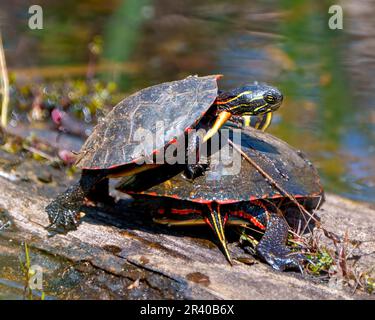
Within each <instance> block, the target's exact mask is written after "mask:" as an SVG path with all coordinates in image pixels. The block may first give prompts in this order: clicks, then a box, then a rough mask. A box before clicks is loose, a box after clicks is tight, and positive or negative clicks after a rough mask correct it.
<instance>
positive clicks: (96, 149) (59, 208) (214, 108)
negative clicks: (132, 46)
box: [46, 75, 283, 231]
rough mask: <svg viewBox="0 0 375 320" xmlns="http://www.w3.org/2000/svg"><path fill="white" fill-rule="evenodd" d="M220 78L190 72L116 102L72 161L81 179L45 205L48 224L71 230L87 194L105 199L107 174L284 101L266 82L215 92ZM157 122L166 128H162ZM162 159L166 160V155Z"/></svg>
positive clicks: (196, 170)
mask: <svg viewBox="0 0 375 320" xmlns="http://www.w3.org/2000/svg"><path fill="white" fill-rule="evenodd" d="M219 77H220V76H217V75H212V76H205V77H198V76H189V77H187V78H185V79H183V80H180V81H173V82H167V83H162V84H159V85H156V86H152V87H149V88H146V89H143V90H141V91H138V92H136V93H134V94H133V95H131V96H129V97H127V98H126V99H124V100H123V101H121V102H120V103H119V104H117V105H116V106H115V107H114V108H113V109H112V110H111V111H110V112H109V113H108V114H107V116H106V117H105V118H104V119H103V120H102V121H99V123H98V125H97V126H96V127H95V129H94V130H93V132H92V134H91V135H90V136H89V137H88V138H87V140H86V142H85V144H84V145H83V146H82V148H81V150H80V153H79V155H78V158H77V162H76V165H77V166H78V167H79V168H82V175H81V178H80V180H79V181H78V182H77V183H75V184H74V185H72V186H71V187H69V188H68V189H67V190H66V191H65V192H64V193H62V194H60V195H58V196H57V198H56V199H55V200H54V201H52V202H51V203H50V204H49V205H48V206H47V207H46V212H47V213H48V217H49V220H50V225H49V227H48V228H50V229H53V230H56V231H57V230H61V229H62V230H63V231H68V230H71V229H75V228H76V224H77V214H78V212H79V209H80V207H81V205H82V204H83V201H84V198H85V197H89V198H92V199H93V200H100V199H101V200H108V199H109V196H108V178H111V177H118V176H127V175H132V174H134V173H136V172H140V171H144V170H147V169H150V168H155V167H157V166H158V164H156V163H155V162H156V161H155V158H156V157H157V155H159V154H163V155H165V154H166V153H167V152H166V150H167V147H169V146H171V145H177V144H178V145H181V143H182V142H183V143H184V145H186V144H185V143H186V141H185V140H186V139H187V137H188V136H189V138H188V146H187V152H186V154H191V153H192V152H193V151H194V152H195V151H196V149H199V146H200V145H201V143H200V142H201V141H206V140H208V139H209V138H210V137H212V136H213V135H214V133H215V132H216V131H217V130H218V129H219V128H220V127H221V126H222V125H223V124H224V122H225V121H226V120H228V119H229V118H230V117H231V115H234V116H241V115H266V116H267V117H268V115H269V114H272V112H273V111H275V110H277V109H278V108H279V106H280V104H281V102H282V99H283V96H282V94H281V93H280V92H279V91H278V90H277V89H275V88H273V87H271V86H268V85H265V84H257V83H256V84H253V85H246V86H243V87H240V88H236V89H234V90H231V91H228V92H222V93H220V94H219V93H218V87H217V79H218V78H219ZM160 127H161V128H165V130H163V131H162V133H160V131H159V129H160ZM200 128H207V129H209V130H208V132H206V134H205V135H202V130H200V131H197V130H192V129H200ZM191 131H193V133H191ZM145 132H146V133H147V134H145ZM197 132H200V134H198V133H197ZM201 135H202V136H201ZM149 137H151V138H150V139H148V138H149ZM198 138H200V139H198ZM142 139H143V141H142ZM141 142H142V143H141ZM184 150H185V149H184ZM198 152H199V150H198ZM165 162H167V163H169V162H168V159H167V158H166V159H165V160H164V163H165ZM203 171H204V165H201V164H198V163H195V164H188V165H187V166H186V172H185V174H186V176H187V177H188V178H191V179H194V178H195V177H196V176H198V175H199V174H202V172H203Z"/></svg>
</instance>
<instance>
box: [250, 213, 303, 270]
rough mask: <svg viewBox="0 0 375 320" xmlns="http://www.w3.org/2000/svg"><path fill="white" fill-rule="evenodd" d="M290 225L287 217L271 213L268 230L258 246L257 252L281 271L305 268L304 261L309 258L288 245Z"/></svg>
mask: <svg viewBox="0 0 375 320" xmlns="http://www.w3.org/2000/svg"><path fill="white" fill-rule="evenodd" d="M288 230H289V226H288V224H287V223H286V221H285V219H284V218H283V217H281V216H279V215H278V214H275V213H271V214H270V217H269V218H268V221H267V228H266V232H265V233H264V235H263V237H262V239H261V240H260V242H259V244H258V246H257V247H256V252H257V254H258V255H259V256H260V257H261V258H262V259H264V260H265V261H266V262H268V263H269V264H270V265H271V267H272V268H274V269H276V270H280V271H284V270H285V269H299V270H300V271H301V272H302V270H303V262H304V261H306V260H307V258H306V257H305V256H304V255H303V254H301V253H297V252H293V251H291V250H290V249H289V248H288V247H287V246H286V243H287V238H288Z"/></svg>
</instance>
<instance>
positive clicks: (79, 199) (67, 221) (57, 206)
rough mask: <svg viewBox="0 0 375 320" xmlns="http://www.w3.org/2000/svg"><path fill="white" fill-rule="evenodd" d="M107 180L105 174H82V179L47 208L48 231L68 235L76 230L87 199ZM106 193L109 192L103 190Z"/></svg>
mask: <svg viewBox="0 0 375 320" xmlns="http://www.w3.org/2000/svg"><path fill="white" fill-rule="evenodd" d="M103 179H106V178H105V175H104V174H97V173H96V174H95V175H94V174H91V173H87V172H85V171H83V172H82V176H81V179H80V180H79V181H78V182H76V183H75V184H74V185H72V186H71V187H69V188H68V189H67V190H66V191H65V192H63V193H61V194H59V195H58V196H57V197H56V199H55V200H53V201H52V202H51V203H50V204H49V205H47V207H46V208H45V210H46V212H47V214H48V219H49V222H50V224H49V225H48V226H47V229H49V230H51V231H55V232H59V233H66V232H68V231H71V230H76V229H77V225H78V221H79V212H80V209H81V206H82V205H83V202H84V199H85V197H88V196H90V195H91V192H92V191H93V190H95V193H97V192H98V191H97V190H96V188H94V187H95V186H96V185H97V184H98V183H100V182H101V181H102V180H103ZM103 191H104V193H105V192H108V190H103Z"/></svg>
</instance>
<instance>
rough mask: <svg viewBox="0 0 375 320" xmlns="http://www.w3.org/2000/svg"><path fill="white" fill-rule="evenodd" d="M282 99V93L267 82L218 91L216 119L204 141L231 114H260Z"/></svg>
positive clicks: (270, 109) (273, 106)
mask: <svg viewBox="0 0 375 320" xmlns="http://www.w3.org/2000/svg"><path fill="white" fill-rule="evenodd" d="M282 101H283V95H282V93H281V92H280V91H279V90H278V89H276V88H274V87H272V86H269V85H267V84H264V83H262V84H258V83H254V84H250V85H245V86H243V87H239V88H236V89H233V90H230V91H227V92H223V93H220V94H219V96H218V97H217V99H216V105H217V108H218V116H217V119H216V121H215V123H214V125H213V126H212V128H211V130H209V132H208V133H207V134H206V136H205V137H204V141H207V140H208V139H209V138H211V137H212V136H213V135H214V134H215V133H216V132H217V131H218V130H219V129H220V128H221V126H223V125H224V123H225V122H226V121H227V120H229V119H230V117H231V116H260V115H264V114H267V113H272V112H274V111H276V110H277V109H278V108H279V107H280V105H281V103H282Z"/></svg>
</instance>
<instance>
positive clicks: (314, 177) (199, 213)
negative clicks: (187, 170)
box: [117, 126, 324, 270]
mask: <svg viewBox="0 0 375 320" xmlns="http://www.w3.org/2000/svg"><path fill="white" fill-rule="evenodd" d="M224 129H228V130H229V134H228V135H227V136H229V137H230V139H231V140H232V141H233V142H234V143H235V144H236V145H240V146H241V150H242V152H244V153H245V154H246V155H247V156H248V157H250V158H251V159H253V160H254V161H255V162H256V163H257V164H258V165H259V166H260V167H261V168H262V169H263V170H264V171H265V172H267V173H268V174H269V175H270V176H271V177H272V179H274V180H275V181H277V183H278V185H279V186H281V187H282V188H283V191H286V192H287V193H289V194H291V195H293V196H294V197H295V198H296V199H297V201H298V202H299V203H300V204H302V205H303V206H304V207H305V209H307V210H308V211H309V212H311V213H313V211H314V210H315V209H318V207H319V206H320V205H321V204H322V203H323V200H324V192H323V189H322V187H321V185H320V179H319V176H318V174H317V171H316V169H315V168H314V167H313V165H312V164H311V162H310V161H308V160H307V159H306V158H305V157H304V156H302V154H301V153H300V152H299V151H297V150H295V149H294V148H292V147H291V146H289V145H288V144H287V143H286V142H284V141H282V140H280V139H278V138H276V137H274V136H272V135H270V134H267V133H264V132H261V131H259V130H255V129H252V128H249V129H246V130H241V131H239V132H240V137H238V134H239V133H238V129H237V130H233V128H229V127H228V126H225V127H224V128H222V129H221V130H220V131H219V132H220V135H222V136H223V132H224ZM236 135H237V141H236ZM223 141H224V143H225V141H226V143H227V146H226V147H228V148H229V149H227V151H229V152H223V150H224V149H223V147H221V149H219V150H220V156H221V157H222V158H221V160H220V161H217V159H216V160H215V161H213V160H214V159H213V157H217V155H218V154H219V153H218V151H214V150H213V151H212V153H211V161H210V167H209V168H208V170H207V171H206V174H205V176H200V177H198V178H196V179H195V180H194V181H193V182H189V181H187V180H186V179H184V178H183V176H182V175H181V173H179V172H180V171H181V168H178V167H174V169H173V170H172V168H171V167H170V166H169V167H167V166H164V167H160V168H158V171H159V174H154V175H153V177H152V179H150V176H149V175H147V174H145V173H140V174H137V175H135V176H134V177H127V178H124V179H123V180H122V181H121V182H120V184H119V185H118V186H117V189H118V190H120V191H122V192H126V193H128V194H130V195H131V196H132V197H134V199H136V200H137V201H142V202H143V203H148V204H149V206H150V207H151V208H152V209H154V210H152V212H153V213H155V217H156V218H155V220H156V221H157V222H159V223H165V224H169V225H196V224H208V225H209V226H210V227H211V229H212V230H213V231H214V233H215V234H216V236H217V238H218V239H219V241H220V245H221V248H222V250H223V252H224V254H225V256H226V258H227V259H228V261H229V262H230V261H231V258H230V254H229V251H228V248H227V243H226V238H225V234H224V227H225V226H226V225H230V224H238V223H242V224H249V223H251V224H253V225H255V226H256V227H258V228H259V229H261V230H264V231H265V232H264V235H263V236H262V239H261V240H260V242H259V244H258V245H257V247H256V252H257V254H258V255H259V256H260V257H261V258H262V259H264V260H265V261H266V262H268V263H269V264H270V265H271V266H272V267H273V268H275V269H278V270H284V269H286V268H295V267H300V265H301V263H302V262H303V260H304V256H303V255H302V254H294V253H293V254H292V253H291V251H290V249H288V248H287V246H286V241H287V236H288V230H289V225H288V223H287V221H289V222H290V223H292V222H294V224H295V226H296V223H297V222H298V221H300V222H301V220H298V219H301V218H302V213H301V212H300V211H299V208H298V206H297V205H295V204H293V203H292V202H291V201H290V200H289V198H288V197H286V196H284V195H283V194H281V193H280V192H279V191H278V190H277V189H275V187H274V186H273V185H272V184H270V183H269V182H268V181H267V180H266V179H265V178H264V176H263V175H262V174H261V173H260V172H259V171H257V170H256V169H255V168H254V167H253V166H252V165H251V164H250V163H249V162H248V161H247V160H246V159H244V158H243V157H242V158H241V155H240V153H239V152H238V151H236V150H235V149H233V148H232V147H231V146H230V145H229V144H228V139H223ZM236 157H237V160H236ZM228 160H229V161H228ZM237 169H238V170H237ZM281 212H282V213H283V214H281ZM285 218H287V221H286V219H285ZM308 218H309V217H307V219H308Z"/></svg>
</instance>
